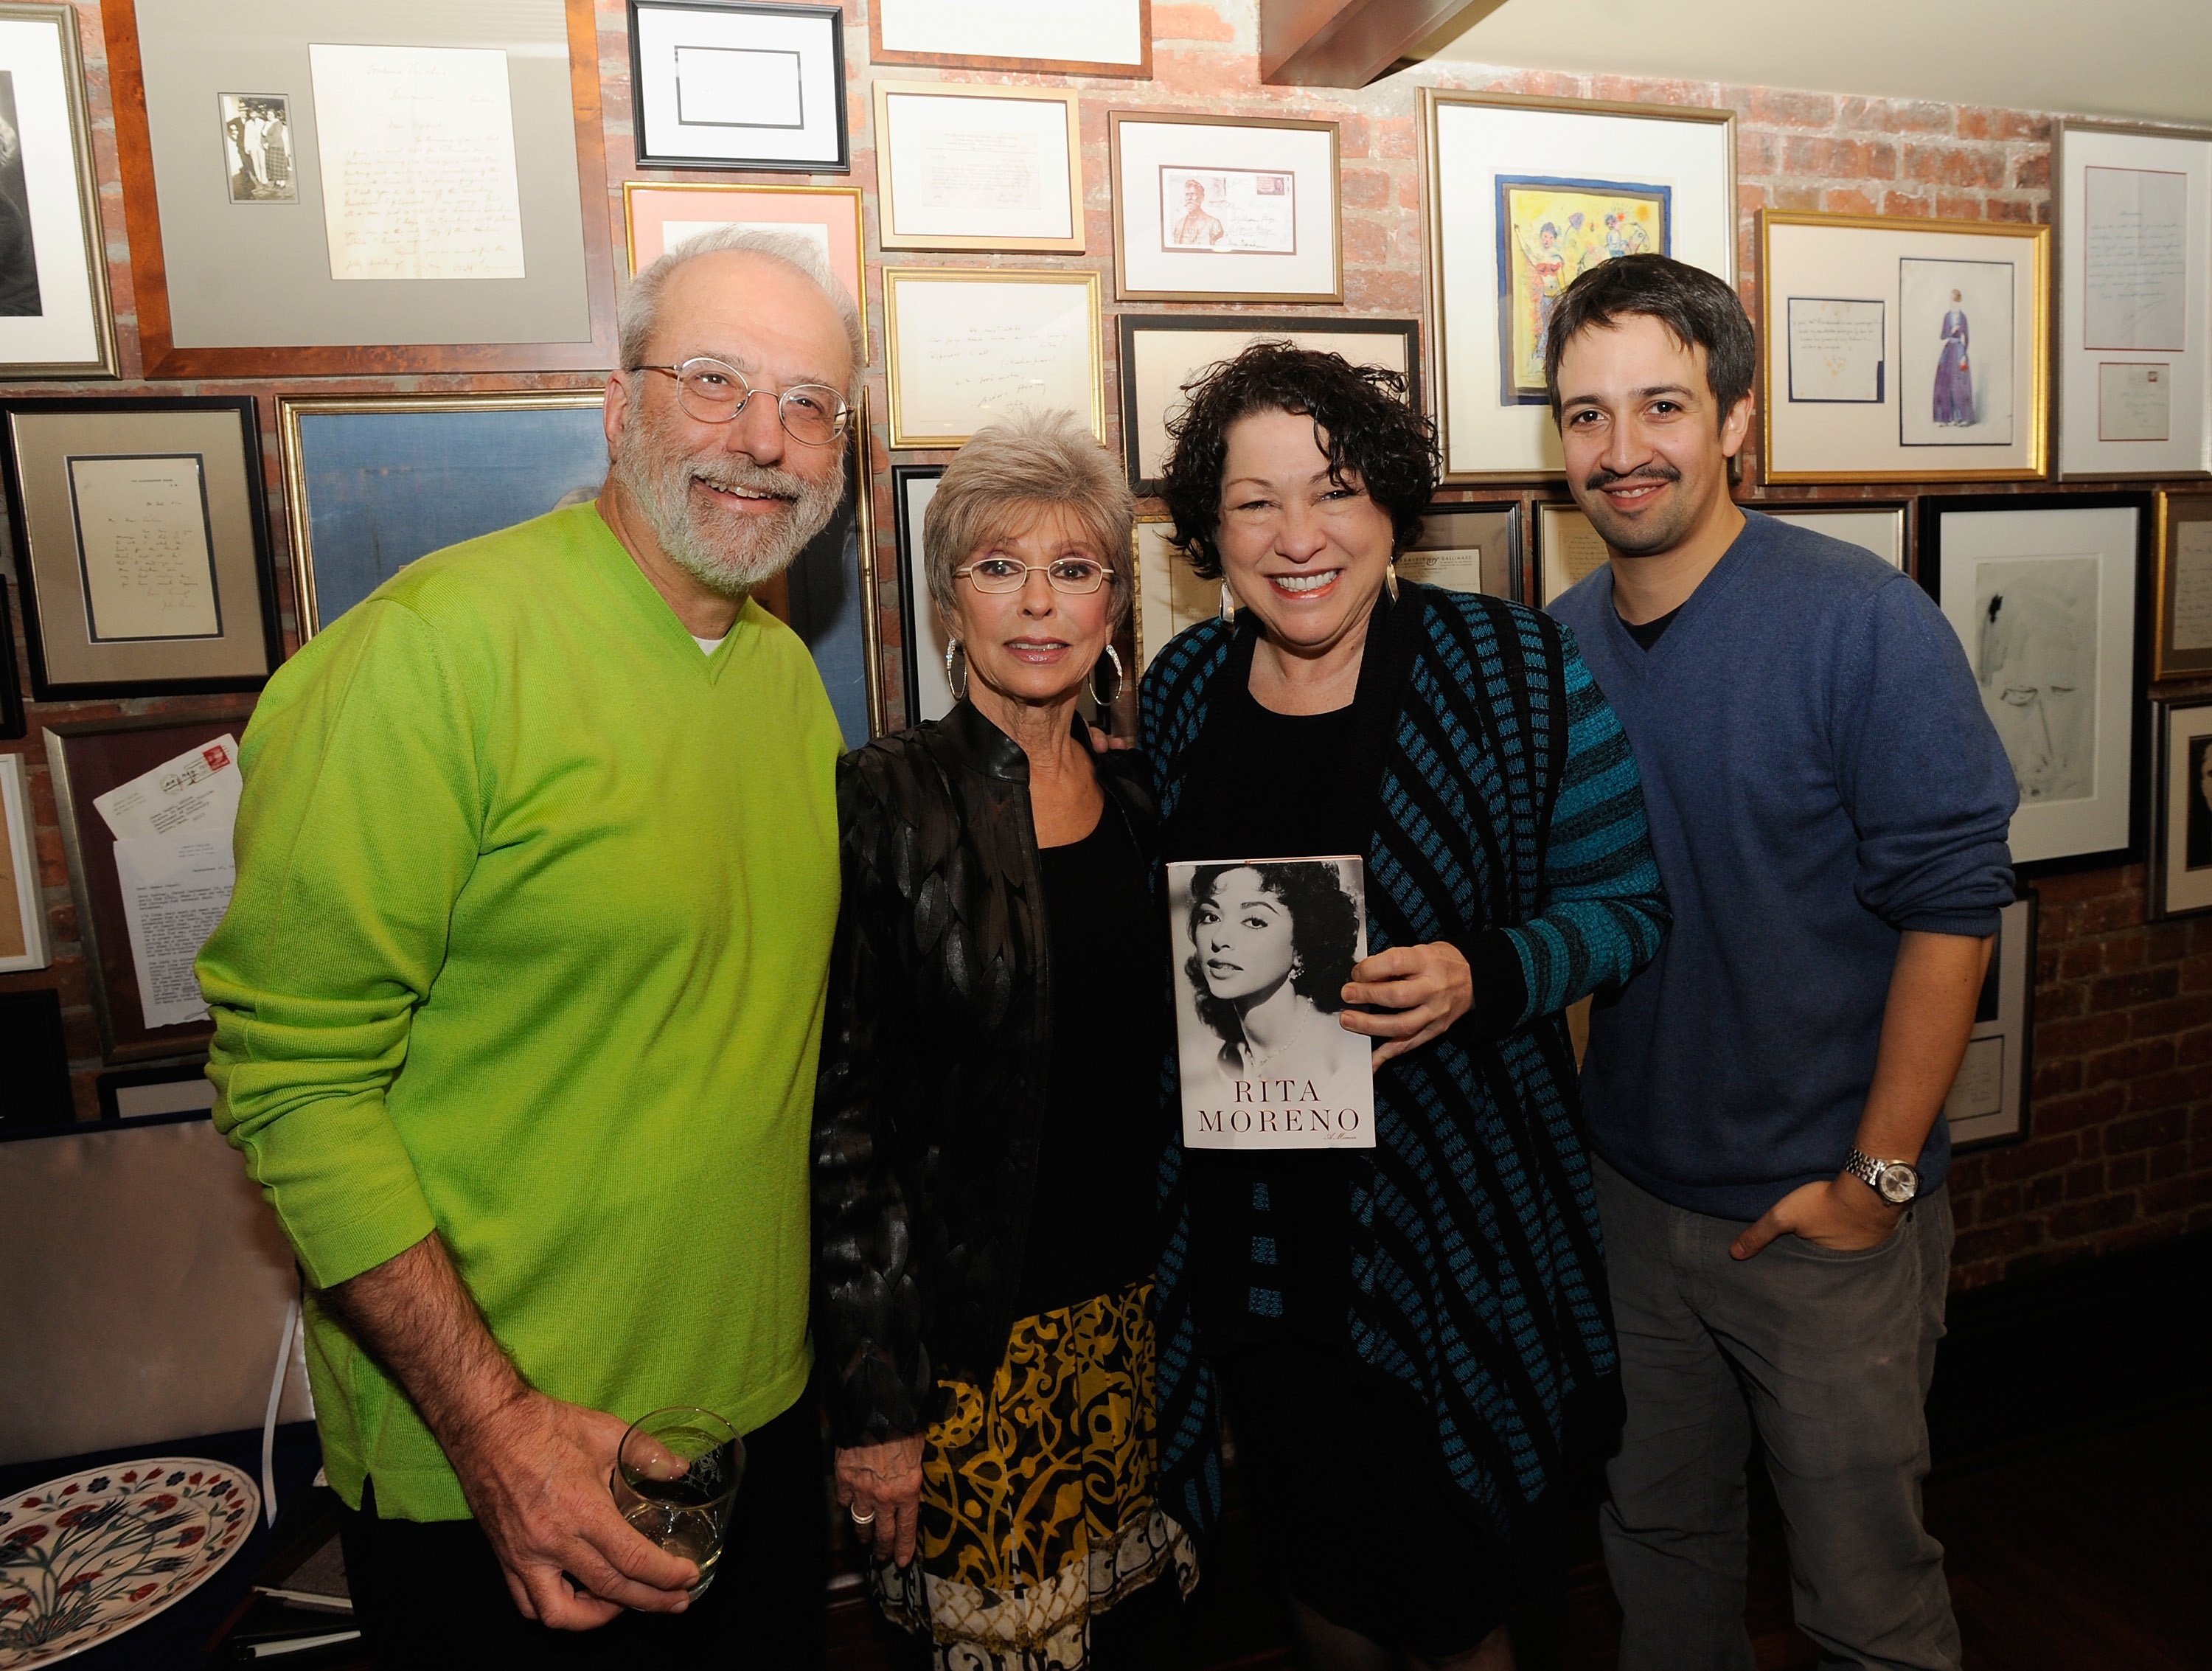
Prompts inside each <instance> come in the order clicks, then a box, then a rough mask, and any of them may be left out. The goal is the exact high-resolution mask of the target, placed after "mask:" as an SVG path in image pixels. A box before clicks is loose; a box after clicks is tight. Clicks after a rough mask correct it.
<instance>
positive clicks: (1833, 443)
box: [1759, 209, 2051, 482]
mask: <svg viewBox="0 0 2212 1671" xmlns="http://www.w3.org/2000/svg"><path fill="white" fill-rule="evenodd" d="M2050 268H2051V229H2050V228H2048V227H2039V226H2015V225H2012V224H2008V223H1991V222H1985V221H1903V220H1893V219H1884V218H1881V217H1877V216H1857V215H1801V214H1796V213H1793V212H1789V211H1784V210H1771V209H1770V210H1760V211H1759V309H1760V313H1761V315H1762V324H1763V327H1764V328H1763V330H1762V331H1761V337H1762V339H1763V340H1762V343H1761V351H1760V355H1759V410H1760V412H1761V413H1762V415H1763V422H1764V424H1765V430H1764V436H1765V439H1764V441H1763V445H1762V457H1761V459H1760V471H1761V473H1762V474H1763V475H1764V476H1765V479H1766V480H1767V481H1769V482H1990V481H2020V480H2027V479H2029V478H2031V477H2039V476H2041V475H2043V474H2044V473H2045V469H2046V467H2047V461H2046V457H2045V427H2044V407H2045V390H2044V368H2045V364H2046V362H2047V361H2048V359H2049V356H2050V289H2051V287H2050Z"/></svg>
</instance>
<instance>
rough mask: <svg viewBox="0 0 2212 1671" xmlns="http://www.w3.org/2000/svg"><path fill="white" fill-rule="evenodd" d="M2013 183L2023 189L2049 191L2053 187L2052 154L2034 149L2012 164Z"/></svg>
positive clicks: (2019, 189) (2017, 188)
mask: <svg viewBox="0 0 2212 1671" xmlns="http://www.w3.org/2000/svg"><path fill="white" fill-rule="evenodd" d="M2012 183H2013V185H2014V187H2015V189H2016V190H2018V191H2049V190H2050V189H2051V154H2050V153H2049V152H2048V151H2034V152H2031V153H2030V154H2029V155H2026V156H2023V157H2021V158H2019V159H2018V160H2017V161H2015V162H2014V163H2013V165H2012Z"/></svg>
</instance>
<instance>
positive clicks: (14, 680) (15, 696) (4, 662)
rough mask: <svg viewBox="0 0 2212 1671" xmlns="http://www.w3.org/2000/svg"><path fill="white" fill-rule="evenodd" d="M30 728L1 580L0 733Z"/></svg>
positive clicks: (20, 732)
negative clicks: (24, 710)
mask: <svg viewBox="0 0 2212 1671" xmlns="http://www.w3.org/2000/svg"><path fill="white" fill-rule="evenodd" d="M16 549H17V550H21V549H22V548H21V547H20V546H18V547H17V548H16ZM29 729H30V724H29V721H28V720H27V719H26V717H25V716H24V713H23V681H22V678H21V674H20V673H18V672H17V671H16V667H15V623H13V622H12V621H11V620H10V619H9V612H8V587H7V585H6V583H5V582H4V581H0V737H21V736H22V735H23V734H24V733H25V732H27V731H29Z"/></svg>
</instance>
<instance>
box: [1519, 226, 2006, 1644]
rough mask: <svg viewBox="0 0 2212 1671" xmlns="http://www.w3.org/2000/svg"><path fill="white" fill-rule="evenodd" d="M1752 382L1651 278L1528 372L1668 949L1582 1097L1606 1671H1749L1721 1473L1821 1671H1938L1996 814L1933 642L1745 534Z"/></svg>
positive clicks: (1723, 296) (1621, 266) (1818, 542)
mask: <svg viewBox="0 0 2212 1671" xmlns="http://www.w3.org/2000/svg"><path fill="white" fill-rule="evenodd" d="M1755 356H1756V349H1755V347H1754V345H1753V339H1752V332H1751V325H1750V322H1749V321H1748V320H1747V319H1746V318H1745V317H1744V313H1743V308H1742V306H1741V303H1740V302H1739V301H1737V299H1736V296H1735V292H1734V291H1733V290H1731V289H1729V287H1728V285H1726V284H1725V283H1723V282H1722V281H1721V280H1719V279H1717V278H1715V277H1713V276H1711V274H1708V273H1705V272H1701V271H1699V270H1696V269H1694V268H1692V267H1687V266H1685V265H1683V264H1680V263H1679V262H1675V261H1671V260H1668V258H1665V257H1662V256H1656V255H1639V256H1630V257H1626V258H1621V259H1618V260H1614V261H1611V262H1607V264H1604V265H1603V266H1601V267H1598V268H1595V269H1593V270H1591V271H1590V272H1589V273H1587V274H1585V275H1584V276H1583V277H1581V278H1580V279H1578V280H1577V281H1576V283H1574V285H1573V286H1572V287H1571V289H1569V290H1568V291H1567V293H1566V294H1565V295H1564V296H1563V297H1562V298H1561V299H1560V302H1559V308H1558V311H1557V312H1556V313H1554V315H1553V325H1552V331H1551V335H1550V338H1549V341H1548V343H1547V374H1548V377H1549V380H1550V384H1551V397H1552V407H1553V413H1554V414H1555V415H1556V416H1557V417H1558V419H1559V433H1560V438H1561V441H1562V444H1563V446H1564V448H1565V454H1566V466H1567V480H1568V483H1569V484H1570V486H1571V489H1572V490H1573V493H1574V495H1575V499H1576V501H1577V503H1578V504H1580V505H1581V506H1582V507H1583V510H1584V511H1585V512H1587V513H1589V519H1590V520H1591V522H1592V523H1593V524H1594V525H1595V526H1596V528H1597V531H1598V532H1599V533H1600V534H1601V536H1602V537H1603V538H1604V539H1605V542H1606V544H1607V550H1608V551H1609V553H1610V556H1611V562H1609V563H1608V564H1607V567H1606V568H1603V569H1601V570H1599V571H1598V572H1597V573H1596V574H1593V575H1591V576H1590V577H1589V579H1588V580H1584V581H1583V583H1582V584H1581V585H1580V586H1577V587H1575V588H1574V590H1572V591H1571V592H1568V593H1567V594H1566V595H1565V597H1563V598H1561V599H1559V600H1558V602H1557V603H1555V604H1554V605H1553V606H1552V612H1553V614H1554V615H1556V616H1557V617H1559V619H1560V620H1562V621H1564V622H1565V623H1567V624H1568V625H1569V626H1571V627H1572V628H1573V629H1574V630H1575V633H1576V635H1577V638H1579V640H1580V641H1581V646H1582V653H1583V658H1584V659H1585V660H1586V661H1587V662H1588V664H1589V668H1590V670H1591V671H1592V672H1593V673H1595V675H1596V677H1597V679H1598V682H1599V684H1601V686H1602V687H1603V688H1604V690H1605V693H1606V695H1607V696H1608V697H1609V698H1610V699H1611V701H1612V702H1613V708H1614V709H1615V711H1616V712H1618V713H1619V714H1620V720H1621V724H1622V726H1624V727H1625V728H1626V731H1627V732H1628V737H1629V740H1630V742H1631V744H1632V746H1633V747H1634V749H1635V751H1636V761H1637V766H1638V769H1639V770H1640V771H1641V773H1642V774H1643V778H1644V802H1645V805H1646V807H1647V809H1648V810H1649V812H1650V820H1651V839H1652V844H1653V846H1654V848H1656V851H1657V854H1658V859H1659V870H1660V875H1661V878H1662V880H1663V881H1664V882H1665V884H1666V887H1667V892H1668V900H1669V902H1671V904H1672V906H1673V908H1674V932H1673V933H1672V934H1671V935H1670V936H1669V937H1668V940H1667V943H1666V945H1664V946H1662V948H1661V949H1660V952H1659V956H1658V958H1657V960H1656V962H1654V963H1651V964H1650V966H1649V967H1647V968H1646V969H1644V972H1643V973H1642V974H1641V975H1638V976H1637V977H1636V978H1635V979H1634V980H1633V981H1630V982H1629V983H1628V984H1627V985H1626V987H1624V988H1622V989H1621V990H1620V991H1619V992H1618V993H1614V994H1611V995H1609V996H1607V995H1601V997H1600V999H1599V1001H1598V1004H1597V1006H1596V1008H1595V1014H1594V1015H1593V1017H1592V1021H1591V1027H1590V1042H1589V1060H1588V1062H1587V1065H1586V1066H1585V1068H1584V1070H1583V1100H1584V1103H1586V1105H1587V1108H1588V1112H1589V1129H1590V1137H1591V1142H1592V1146H1593V1148H1594V1149H1595V1151H1596V1154H1597V1156H1598V1158H1599V1160H1600V1164H1599V1165H1598V1167H1597V1169H1596V1170H1597V1182H1598V1203H1599V1213H1600V1217H1601V1221H1602V1223H1603V1225H1604V1230H1605V1238H1606V1263H1607V1271H1608V1273H1609V1274H1610V1276H1611V1279H1612V1283H1613V1305H1614V1309H1615V1312H1616V1314H1617V1319H1618V1322H1619V1328H1620V1346H1621V1352H1622V1359H1623V1362H1622V1382H1623V1386H1624V1388H1625V1389H1626V1394H1627V1397H1628V1404H1629V1412H1628V1425H1627V1429H1626V1433H1625V1434H1624V1436H1623V1439H1622V1443H1621V1449H1620V1455H1618V1456H1617V1457H1615V1458H1614V1460H1613V1462H1612V1464H1611V1465H1610V1467H1609V1469H1608V1477H1609V1480H1610V1484H1611V1486H1612V1500H1611V1502H1610V1503H1609V1504H1607V1509H1606V1512H1605V1519H1604V1534H1605V1546H1606V1562H1607V1567H1608V1569H1609V1570H1610V1571H1611V1573H1612V1577H1613V1589H1614V1590H1615V1592H1616V1594H1617V1595H1619V1597H1620V1604H1621V1607H1622V1611H1623V1613H1624V1615H1625V1622H1624V1624H1623V1625H1622V1632H1621V1654H1620V1663H1621V1666H1622V1668H1623V1671H1658V1668H1664V1671H1748V1668H1750V1666H1751V1665H1752V1663H1753V1660H1752V1651H1751V1645H1750V1641H1749V1638H1748V1637H1747V1635H1746V1632H1745V1630H1744V1624H1743V1586H1744V1565H1745V1548H1746V1534H1745V1483H1744V1470H1745V1465H1746V1459H1747V1455H1748V1453H1749V1451H1750V1449H1751V1446H1752V1443H1753V1439H1754V1437H1756V1439H1757V1442H1758V1443H1759V1445H1760V1446H1761V1448H1762V1449H1763V1450H1764V1452H1765V1457H1766V1464H1767V1471H1768V1473H1769V1474H1770V1475H1771V1478H1772V1480H1773V1482H1774V1487H1775V1492H1776V1495H1777V1496H1778V1497H1779V1498H1780V1499H1781V1503H1782V1508H1783V1512H1784V1516H1786V1517H1787V1519H1788V1522H1789V1528H1790V1564H1791V1569H1792V1577H1793V1580H1794V1587H1795V1593H1796V1615H1797V1623H1798V1625H1799V1626H1800V1628H1802V1630H1803V1631H1804V1632H1806V1633H1807V1634H1808V1635H1809V1636H1810V1637H1812V1638H1814V1641H1816V1642H1817V1643H1819V1644H1820V1646H1821V1649H1822V1650H1823V1655H1824V1660H1823V1662H1824V1663H1829V1664H1848V1665H1853V1666H1881V1667H1891V1666H1895V1667H1908V1666H1909V1667H1916V1668H1918V1667H1930V1668H1934V1667H1944V1668H1949V1667H1955V1666H1956V1665H1957V1664H1958V1662H1959V1633H1958V1627H1957V1625H1956V1624H1955V1623H1954V1620H1953V1618H1952V1613H1951V1605H1950V1597H1949V1594H1948V1589H1947V1588H1946V1586H1945V1583H1944V1580H1943V1569H1942V1557H1943V1552H1942V1546H1941V1545H1939V1544H1937V1543H1936V1540H1934V1539H1932V1538H1930V1537H1929V1535H1928V1534H1927V1533H1926V1531H1925V1530H1924V1529H1923V1527H1922V1525H1921V1522H1920V1481H1921V1479H1922V1477H1923V1475H1924V1474H1926V1472H1927V1468H1928V1431H1927V1424H1926V1420H1925V1418H1924V1415H1923V1403H1924V1401H1925V1400H1926V1397H1927V1393H1928V1385H1929V1377H1930V1376H1931V1374H1932V1373H1933V1370H1934V1367H1935V1355H1936V1340H1938V1339H1939V1338H1940V1337H1941V1335H1942V1332H1943V1302H1944V1295H1945V1291H1946V1288H1947V1285H1948V1282H1947V1279H1948V1275H1949V1262H1950V1248H1951V1211H1950V1206H1949V1202H1948V1198H1947V1197H1946V1195H1945V1194H1944V1190H1943V1176H1944V1171H1945V1169H1946V1167H1947V1165H1948V1162H1949V1159H1950V1139H1949V1135H1948V1132H1947V1131H1946V1130H1945V1127H1944V1125H1943V1122H1942V1119H1941V1117H1940V1115H1941V1112H1942V1104H1943V1099H1944V1097H1945V1095H1946V1093H1947V1092H1948V1090H1949V1088H1950V1085H1951V1081H1952V1079H1954V1077H1955V1075H1956V1074H1957V1072H1958V1069H1959V1062H1960V1057H1961V1056H1962V1055H1963V1054H1964V1053H1965V1050H1966V1038H1967V1035H1968V1033H1969V1032H1970V1031H1971V1030H1972V1024H1973V1016H1974V1009H1975V1000H1976V998H1977V996H1978V993H1979V992H1980V988H1981V985H1982V979H1983V973H1984V967H1985V965H1986V963H1987V961H1988V957H1989V949H1990V937H1991V936H1992V935H1993V934H1994V933H1996V926H1997V911H1998V908H2000V907H2001V906H2002V905H2003V904H2005V903H2006V902H2008V901H2009V900H2010V899H2011V897H2012V880H2011V872H2010V870H2009V855H2008V853H2007V851H2006V848H2005V833H2006V829H2007V826H2008V823H2009V822H2010V819H2011V817H2012V811H2013V807H2014V805H2015V801H2016V799H2017V796H2016V793H2015V788H2014V782H2013V774H2012V771H2011V769H2010V767H2009V765H2008V763H2007V761H2006V758H2005V755H2004V751H2003V750H2002V747H2001V745H2000V744H1999V743H1998V740H1997V737H1996V732H1995V731H1994V730H1993V729H1992V728H1991V726H1990V722H1989V720H1988V719H1987V718H1986V717H1985V716H1984V713H1983V710H1982V706H1981V702H1980V700H1979V698H1978V695H1977V693H1976V690H1975V686H1974V681H1973V678H1972V675H1971V673H1970V672H1969V671H1968V670H1967V666H1966V656H1965V654H1964V653H1963V651H1962V650H1961V648H1960V644H1959V641H1958V638H1957V636H1956V635H1955V634H1954V632H1953V631H1952V629H1951V628H1950V627H1949V626H1948V624H1947V623H1945V621H1944V619H1943V617H1942V615H1941V614H1939V613H1938V612H1937V611H1936V608H1935V606H1934V605H1933V604H1931V603H1930V602H1929V599H1928V598H1927V597H1926V595H1925V594H1923V592H1921V590H1920V589H1919V588H1918V587H1917V586H1914V585H1913V584H1912V582H1911V580H1908V579H1906V578H1905V575H1903V574H1899V572H1898V571H1897V570H1895V569H1893V568H1890V567H1889V566H1888V565H1887V563H1885V562H1882V561H1881V560H1880V559H1879V558H1877V557H1875V556H1872V555H1870V554H1869V553H1868V552H1865V551H1863V550H1859V549H1858V548H1857V547H1856V546H1851V545H1846V544H1842V543H1841V542H1839V541H1837V540H1833V539H1829V538H1825V537H1824V536H1822V535H1820V534H1816V533H1813V532H1808V531H1806V530H1802V529H1799V528H1795V527H1791V526H1789V525H1787V524H1784V523H1780V522H1777V521H1774V520H1771V518H1768V517H1765V516H1761V515H1759V514H1757V513H1745V512H1743V511H1741V510H1740V509H1738V508H1737V507H1736V506H1735V503H1734V502H1733V501H1732V500H1731V499H1730V497H1729V480H1730V477H1731V476H1732V474H1733V472H1734V470H1735V455H1736V453H1737V452H1738V451H1739V450H1740V449H1741V447H1742V446H1743V443H1744V440H1745V437H1746V435H1747V433H1748V431H1749V429H1750V426H1751V412H1752V401H1751V388H1752V376H1753V368H1754V366H1755V363H1756V357H1755Z"/></svg>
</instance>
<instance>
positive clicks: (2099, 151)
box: [2051, 121, 2212, 478]
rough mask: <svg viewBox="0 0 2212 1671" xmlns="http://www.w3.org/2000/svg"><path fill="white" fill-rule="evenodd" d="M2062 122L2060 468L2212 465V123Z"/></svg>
mask: <svg viewBox="0 0 2212 1671" xmlns="http://www.w3.org/2000/svg"><path fill="white" fill-rule="evenodd" d="M2054 126H2055V127H2056V129H2057V132H2056V133H2055V134H2054V135H2053V137H2052V143H2051V197H2052V203H2051V221H2052V223H2053V224H2054V225H2055V226H2056V227H2057V232H2058V254H2059V274H2058V283H2057V290H2058V297H2059V310H2058V320H2059V323H2058V361H2057V377H2058V403H2057V404H2058V473H2059V474H2060V475H2061V476H2063V477H2069V478H2075V477H2106V478H2113V477H2145V476H2164V477H2174V476H2203V475H2206V474H2212V428H2208V424H2209V423H2212V349H2208V348H2207V345H2206V342H2205V333H2206V331H2207V330H2208V329H2212V303H2208V301H2207V295H2208V289H2212V274H2208V255H2212V243H2208V241H2207V240H2206V237H2205V228H2206V227H2207V226H2208V225H2212V130H2205V129H2197V130H2194V131H2191V130H2190V129H2186V128H2170V127H2165V128H2162V127H2130V126H2127V125H2121V124H2117V123H2106V122H2076V121H2060V122H2057V123H2056V124H2054Z"/></svg>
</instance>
